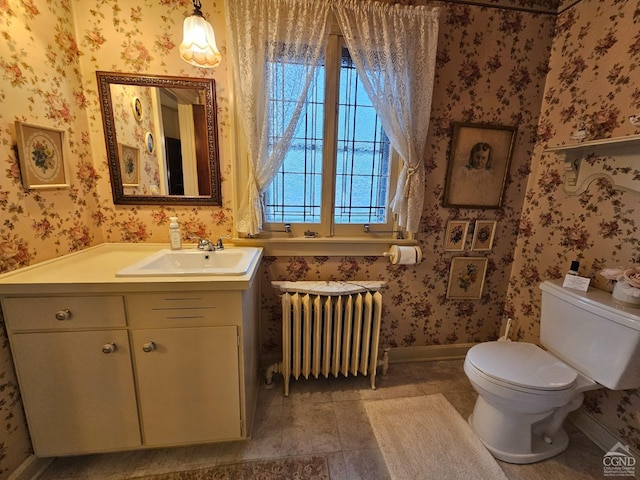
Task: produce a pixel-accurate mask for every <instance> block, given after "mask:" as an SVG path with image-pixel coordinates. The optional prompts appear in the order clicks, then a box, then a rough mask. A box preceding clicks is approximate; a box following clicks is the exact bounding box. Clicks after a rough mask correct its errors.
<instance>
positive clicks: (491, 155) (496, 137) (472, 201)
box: [443, 122, 517, 209]
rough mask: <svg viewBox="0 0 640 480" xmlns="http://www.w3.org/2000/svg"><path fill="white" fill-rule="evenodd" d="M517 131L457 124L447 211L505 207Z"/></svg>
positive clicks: (445, 202)
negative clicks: (505, 195)
mask: <svg viewBox="0 0 640 480" xmlns="http://www.w3.org/2000/svg"><path fill="white" fill-rule="evenodd" d="M516 134H517V128H516V127H511V126H506V125H494V124H488V123H463V122H455V123H454V124H453V136H452V140H451V149H450V151H449V162H448V165H447V177H446V181H445V188H444V199H443V207H446V208H482V209H497V208H501V207H502V203H503V201H504V190H505V185H506V182H507V176H508V174H509V166H510V164H511V157H512V155H513V147H514V145H515V141H516Z"/></svg>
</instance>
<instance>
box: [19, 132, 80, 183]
mask: <svg viewBox="0 0 640 480" xmlns="http://www.w3.org/2000/svg"><path fill="white" fill-rule="evenodd" d="M16 137H17V140H18V160H19V162H20V174H21V175H22V184H23V185H24V188H26V189H38V188H68V187H69V168H68V166H67V155H68V154H67V132H66V131H65V130H59V129H57V128H51V127H42V126H39V125H33V124H31V123H24V122H16Z"/></svg>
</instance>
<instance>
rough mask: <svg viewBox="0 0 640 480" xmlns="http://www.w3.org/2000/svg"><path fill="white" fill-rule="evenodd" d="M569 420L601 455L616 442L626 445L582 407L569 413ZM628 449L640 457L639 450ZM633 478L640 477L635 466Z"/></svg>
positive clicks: (636, 456) (638, 469)
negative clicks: (599, 450) (593, 444)
mask: <svg viewBox="0 0 640 480" xmlns="http://www.w3.org/2000/svg"><path fill="white" fill-rule="evenodd" d="M569 420H570V421H571V423H573V424H574V425H575V426H576V427H577V428H578V430H580V431H581V432H582V433H584V434H585V435H586V436H587V437H588V438H589V439H590V440H591V441H592V442H593V443H595V444H596V445H597V446H598V447H600V448H601V449H602V452H603V455H604V454H605V453H606V452H608V451H609V450H610V449H611V448H612V447H613V446H614V445H615V444H616V443H618V442H620V443H621V444H623V445H626V444H627V442H625V441H624V440H622V439H620V438H618V437H617V436H616V435H615V434H614V433H613V432H612V431H611V430H609V429H608V428H607V427H606V426H604V425H603V424H602V423H601V422H600V421H598V420H597V419H596V418H594V417H593V416H592V415H589V414H588V413H587V412H586V411H585V410H584V408H579V409H578V410H575V411H573V412H571V413H570V414H569ZM629 450H630V451H631V453H632V454H633V456H634V457H635V458H636V459H640V452H638V451H636V450H635V449H633V448H632V447H631V446H629ZM635 471H636V474H635V475H634V478H640V477H639V475H640V468H639V467H636V470H635Z"/></svg>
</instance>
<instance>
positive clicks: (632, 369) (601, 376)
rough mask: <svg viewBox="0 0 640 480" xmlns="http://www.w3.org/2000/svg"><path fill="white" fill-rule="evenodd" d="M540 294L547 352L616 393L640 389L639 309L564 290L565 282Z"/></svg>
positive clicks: (605, 296)
mask: <svg viewBox="0 0 640 480" xmlns="http://www.w3.org/2000/svg"><path fill="white" fill-rule="evenodd" d="M540 289H541V290H542V311H541V314H540V343H541V345H542V346H544V347H545V348H546V349H547V350H549V351H550V352H552V353H553V354H554V355H556V356H557V357H558V358H560V359H561V360H563V361H564V362H565V363H567V364H568V365H571V366H572V367H573V368H575V369H576V370H578V371H579V372H581V373H582V374H584V375H586V376H587V377H589V378H591V379H592V380H595V381H596V382H598V383H599V384H600V385H603V386H605V387H607V388H609V389H611V390H625V389H629V388H637V387H640V309H638V308H631V307H623V306H619V305H617V304H616V303H615V302H614V301H613V298H612V297H611V294H610V293H608V292H605V291H603V290H597V289H594V288H589V291H587V292H581V291H579V290H574V289H570V288H564V287H562V281H561V280H560V281H546V282H543V283H542V284H540Z"/></svg>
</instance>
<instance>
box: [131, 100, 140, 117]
mask: <svg viewBox="0 0 640 480" xmlns="http://www.w3.org/2000/svg"><path fill="white" fill-rule="evenodd" d="M131 110H132V111H133V117H134V118H135V119H136V120H137V121H138V122H141V121H142V100H140V97H133V98H132V99H131Z"/></svg>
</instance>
